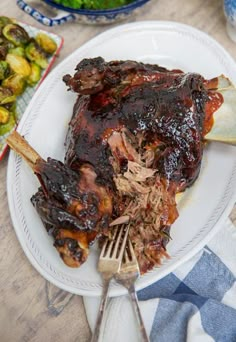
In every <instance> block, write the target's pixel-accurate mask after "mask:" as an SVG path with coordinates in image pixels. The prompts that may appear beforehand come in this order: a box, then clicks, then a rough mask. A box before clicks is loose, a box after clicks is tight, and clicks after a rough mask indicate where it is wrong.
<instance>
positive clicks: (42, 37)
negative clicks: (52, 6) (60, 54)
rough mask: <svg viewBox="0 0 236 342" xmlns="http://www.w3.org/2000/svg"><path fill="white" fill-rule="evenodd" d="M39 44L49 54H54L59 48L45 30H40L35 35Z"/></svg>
mask: <svg viewBox="0 0 236 342" xmlns="http://www.w3.org/2000/svg"><path fill="white" fill-rule="evenodd" d="M35 40H36V42H37V43H38V44H39V46H40V47H41V48H42V49H43V50H44V51H45V52H46V53H48V54H50V55H51V54H53V53H54V52H55V51H56V49H57V44H56V43H55V42H54V40H53V39H52V38H51V37H49V36H48V35H46V34H45V33H43V32H39V33H38V34H37V36H36V37H35Z"/></svg>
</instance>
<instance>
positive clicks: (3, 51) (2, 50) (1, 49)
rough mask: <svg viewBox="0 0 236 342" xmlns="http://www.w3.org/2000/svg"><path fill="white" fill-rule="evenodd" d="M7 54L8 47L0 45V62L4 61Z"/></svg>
mask: <svg viewBox="0 0 236 342" xmlns="http://www.w3.org/2000/svg"><path fill="white" fill-rule="evenodd" d="M7 52H8V47H7V45H6V44H3V45H0V60H1V61H4V60H5V59H6V55H7Z"/></svg>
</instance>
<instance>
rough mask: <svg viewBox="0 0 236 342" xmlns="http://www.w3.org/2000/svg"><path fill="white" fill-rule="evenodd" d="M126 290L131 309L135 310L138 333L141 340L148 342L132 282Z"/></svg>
mask: <svg viewBox="0 0 236 342" xmlns="http://www.w3.org/2000/svg"><path fill="white" fill-rule="evenodd" d="M128 291H129V295H130V298H131V303H132V305H133V309H134V312H135V316H136V318H137V321H138V325H139V330H140V334H141V337H142V342H150V341H149V338H148V335H147V332H146V329H145V326H144V323H143V318H142V315H141V312H140V308H139V304H138V298H137V294H136V291H135V287H134V285H133V284H131V285H130V286H129V287H128Z"/></svg>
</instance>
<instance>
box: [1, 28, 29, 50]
mask: <svg viewBox="0 0 236 342" xmlns="http://www.w3.org/2000/svg"><path fill="white" fill-rule="evenodd" d="M2 34H3V35H4V37H5V38H7V39H8V40H9V41H10V42H12V43H13V44H14V45H16V46H24V45H26V44H27V43H28V41H29V39H30V38H29V35H28V33H27V32H26V31H25V29H24V28H23V27H21V26H20V25H17V24H8V25H6V26H4V27H3V29H2Z"/></svg>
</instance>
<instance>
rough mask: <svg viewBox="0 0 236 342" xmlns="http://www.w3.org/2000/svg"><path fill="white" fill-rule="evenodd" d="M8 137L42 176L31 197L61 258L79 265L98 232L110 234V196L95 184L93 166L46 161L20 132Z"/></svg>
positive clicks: (39, 177)
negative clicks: (78, 166)
mask: <svg viewBox="0 0 236 342" xmlns="http://www.w3.org/2000/svg"><path fill="white" fill-rule="evenodd" d="M7 141H8V144H9V146H10V147H11V148H13V149H14V150H15V151H16V152H18V153H19V154H20V155H21V156H22V157H23V158H24V159H25V160H26V161H27V163H28V164H29V165H30V167H31V168H32V170H33V171H34V173H35V174H36V176H37V177H38V179H39V182H40V184H41V187H40V188H39V190H38V192H37V193H36V194H35V195H33V197H32V198H31V201H32V203H33V205H34V206H35V208H36V209H37V212H38V214H39V215H40V217H41V219H42V221H43V223H44V224H45V226H46V228H47V231H48V232H49V233H50V235H52V236H53V238H54V240H55V242H54V245H55V247H56V248H57V250H58V251H59V253H60V255H61V257H62V259H63V260H64V262H65V263H66V264H67V265H68V266H71V267H78V266H80V265H81V264H82V263H83V262H84V261H85V260H86V259H87V256H88V253H89V245H90V244H91V243H92V242H93V241H94V240H95V238H96V236H97V234H101V235H107V234H108V228H109V222H110V221H109V218H110V216H111V214H112V202H111V197H110V196H109V194H108V193H107V191H106V189H105V187H102V186H100V185H97V184H96V174H95V172H94V171H93V168H92V166H90V165H86V164H84V165H82V166H81V167H80V168H79V169H78V170H77V171H76V172H75V171H73V170H72V169H70V168H69V167H68V166H66V165H64V164H63V163H62V162H60V161H58V160H55V159H52V158H48V159H47V161H45V160H43V159H42V158H41V157H40V156H39V155H38V153H37V152H36V151H34V150H33V149H32V148H31V147H30V146H29V145H28V143H27V142H26V141H25V140H24V138H22V137H21V136H20V135H19V134H18V133H17V132H13V133H12V134H11V135H10V136H9V137H8V140H7Z"/></svg>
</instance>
